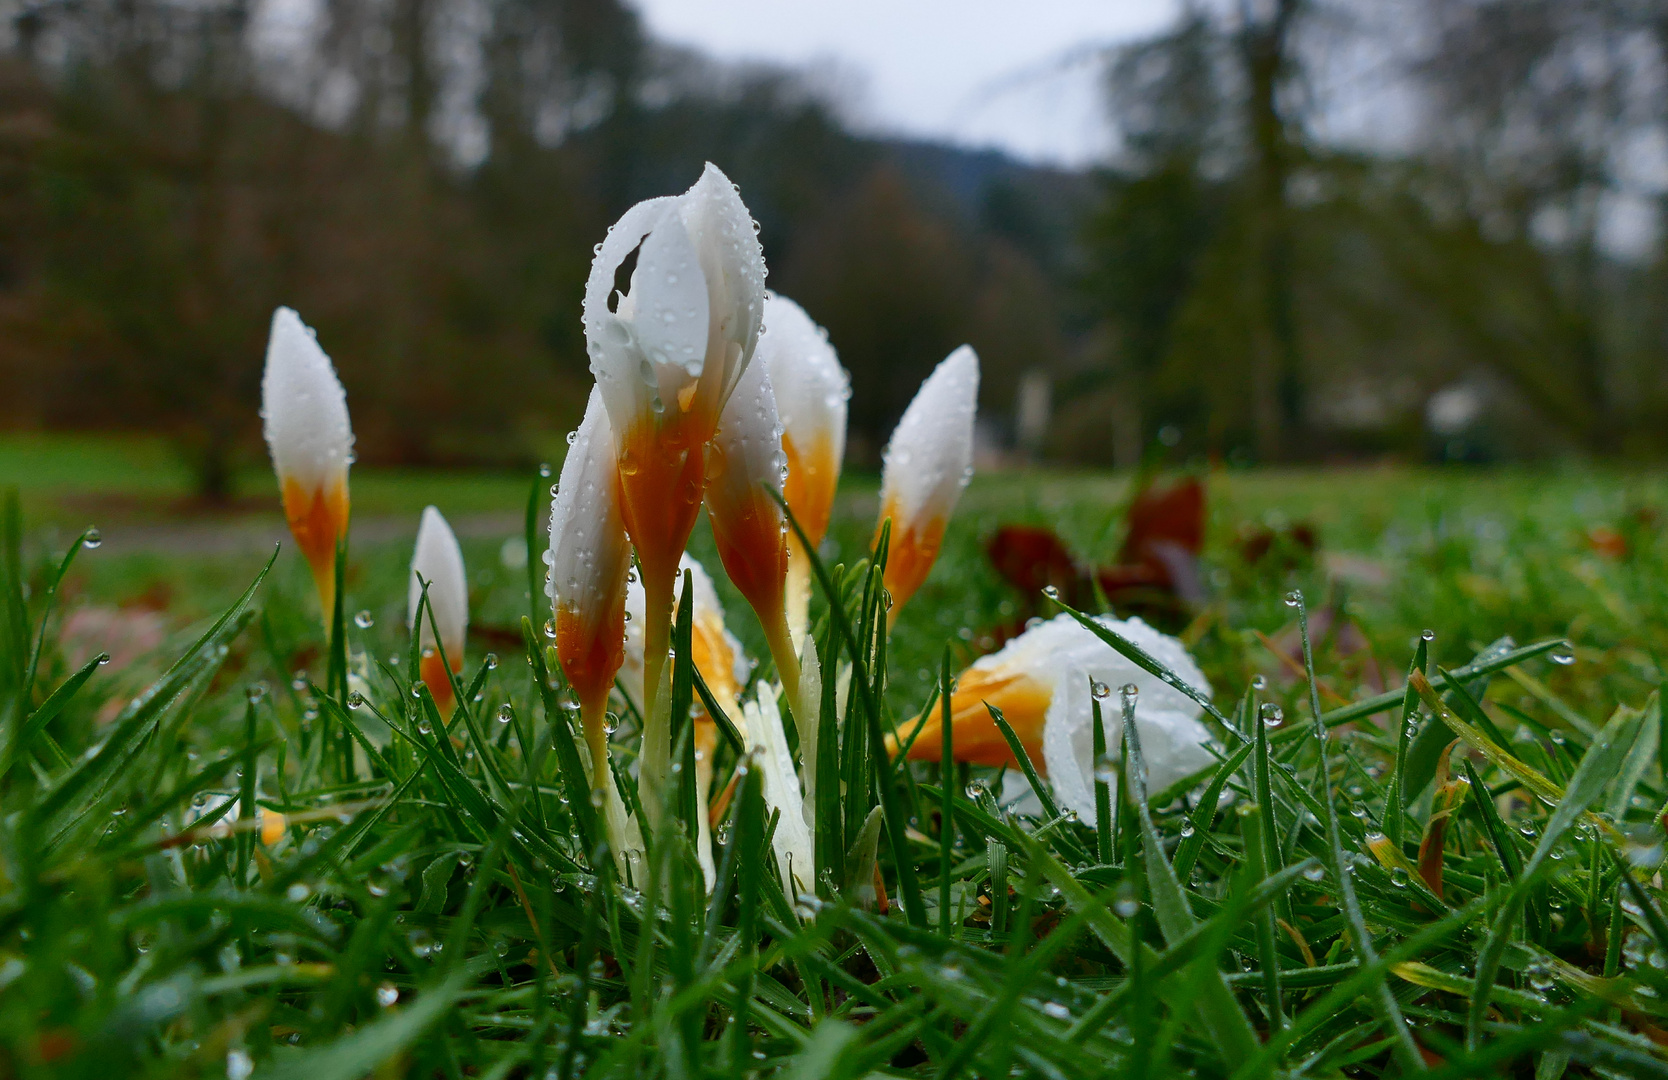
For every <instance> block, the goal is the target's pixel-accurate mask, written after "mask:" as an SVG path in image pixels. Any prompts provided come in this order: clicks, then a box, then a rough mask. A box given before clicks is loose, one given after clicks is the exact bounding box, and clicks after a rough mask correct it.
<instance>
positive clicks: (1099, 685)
mask: <svg viewBox="0 0 1668 1080" xmlns="http://www.w3.org/2000/svg"><path fill="white" fill-rule="evenodd" d="M1089 693H1091V694H1093V695H1094V696H1095V697H1097V698H1099V699H1101V700H1102V701H1104V700H1106V699H1107V698H1109V697H1111V696H1112V688H1111V687H1110V686H1107V685H1106V684H1105V683H1103V682H1101V681H1100V680H1099V679H1093V680H1091V681H1090V682H1089Z"/></svg>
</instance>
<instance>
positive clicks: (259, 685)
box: [101, 654, 266, 705]
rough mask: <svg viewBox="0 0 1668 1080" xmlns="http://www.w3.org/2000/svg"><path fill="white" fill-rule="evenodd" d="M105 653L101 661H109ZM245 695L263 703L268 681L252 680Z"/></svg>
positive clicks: (250, 699)
mask: <svg viewBox="0 0 1668 1080" xmlns="http://www.w3.org/2000/svg"><path fill="white" fill-rule="evenodd" d="M103 655H104V659H103V660H102V661H101V663H108V662H109V659H110V658H109V654H103ZM244 696H245V697H247V698H248V699H249V704H251V705H259V704H260V703H261V700H262V699H263V698H265V697H266V683H264V682H252V683H250V684H249V689H248V690H245V691H244Z"/></svg>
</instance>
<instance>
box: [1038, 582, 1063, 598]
mask: <svg viewBox="0 0 1668 1080" xmlns="http://www.w3.org/2000/svg"><path fill="white" fill-rule="evenodd" d="M1042 592H1043V595H1044V596H1046V597H1048V598H1049V599H1050V600H1058V599H1060V590H1059V589H1057V588H1055V587H1054V586H1053V585H1044V586H1043V591H1042Z"/></svg>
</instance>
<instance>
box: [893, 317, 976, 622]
mask: <svg viewBox="0 0 1668 1080" xmlns="http://www.w3.org/2000/svg"><path fill="white" fill-rule="evenodd" d="M978 403H979V357H978V356H977V355H976V354H975V353H974V352H973V350H972V349H971V348H969V347H968V346H966V345H963V346H962V347H961V348H959V349H957V350H956V351H955V352H953V353H951V354H950V355H949V356H947V357H945V359H944V361H943V362H942V363H940V364H939V365H938V367H937V368H936V369H935V370H934V371H933V373H932V374H931V375H929V376H927V381H926V382H924V383H922V384H921V389H920V390H919V391H917V392H916V394H915V400H914V401H911V402H910V403H909V408H907V409H905V410H904V414H903V419H902V420H899V421H898V426H897V428H896V430H894V431H893V432H892V441H891V442H890V443H888V444H887V446H886V454H885V463H884V466H883V468H882V470H881V481H880V520H881V523H882V524H883V525H884V524H885V522H886V521H887V519H891V522H892V540H891V548H890V550H889V551H888V553H887V557H886V575H885V585H886V591H887V592H888V593H889V594H890V595H891V597H892V610H891V613H890V617H891V619H892V620H894V621H896V619H897V617H898V612H899V611H901V610H903V606H904V604H905V603H907V602H908V601H909V598H910V597H911V596H914V595H915V590H916V589H918V588H920V587H921V583H922V582H923V581H925V580H926V579H927V573H928V571H930V570H931V569H932V564H933V560H935V559H937V558H938V548H939V545H940V544H942V543H943V542H944V527H945V526H946V525H947V524H948V523H949V521H950V514H951V513H953V512H954V511H955V508H956V500H958V499H960V498H961V493H962V490H963V489H964V488H966V487H967V482H968V481H969V480H971V479H972V478H973V413H974V410H975V409H976V408H977V407H978ZM875 535H876V539H877V541H878V539H879V532H878V530H877V532H876V534H875Z"/></svg>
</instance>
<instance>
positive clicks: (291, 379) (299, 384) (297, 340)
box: [261, 307, 353, 625]
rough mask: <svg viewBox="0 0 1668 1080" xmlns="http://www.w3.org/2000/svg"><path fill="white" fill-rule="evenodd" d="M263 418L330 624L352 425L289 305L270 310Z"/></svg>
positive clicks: (329, 372)
mask: <svg viewBox="0 0 1668 1080" xmlns="http://www.w3.org/2000/svg"><path fill="white" fill-rule="evenodd" d="M261 419H262V420H263V421H264V422H265V430H266V444H267V447H268V448H269V449H270V450H271V452H272V467H273V471H274V472H276V473H277V474H278V486H279V490H280V491H281V492H282V494H283V499H284V517H285V518H286V519H287V520H288V521H289V526H290V533H291V534H292V535H293V536H294V537H295V542H296V546H298V547H299V548H300V549H301V553H302V555H304V556H306V559H307V565H308V566H309V567H311V568H312V571H313V583H314V585H315V586H317V588H318V594H319V602H320V603H321V604H322V605H323V607H324V619H325V623H326V625H328V624H329V622H330V619H331V612H332V611H333V610H334V606H335V597H336V547H337V545H338V544H339V543H340V542H341V540H342V538H343V537H345V536H346V535H347V528H348V467H349V466H350V465H352V464H353V428H352V426H351V425H350V424H349V423H348V409H347V394H346V392H345V391H344V390H343V389H342V384H341V382H340V380H338V379H337V378H336V369H335V368H333V367H331V365H330V357H328V356H326V355H325V354H324V350H323V349H321V348H320V347H319V343H318V339H317V338H316V337H315V336H314V334H313V331H312V329H311V328H309V327H308V326H307V325H306V324H305V323H303V322H302V321H301V316H299V315H297V314H296V313H295V312H294V311H292V310H290V309H289V308H287V307H281V308H279V309H278V310H277V311H275V312H273V314H272V333H271V335H270V337H268V339H267V346H266V371H265V373H264V374H263V375H262V377H261Z"/></svg>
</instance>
